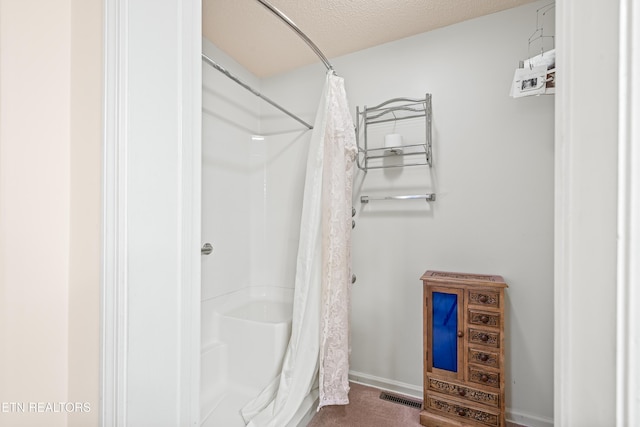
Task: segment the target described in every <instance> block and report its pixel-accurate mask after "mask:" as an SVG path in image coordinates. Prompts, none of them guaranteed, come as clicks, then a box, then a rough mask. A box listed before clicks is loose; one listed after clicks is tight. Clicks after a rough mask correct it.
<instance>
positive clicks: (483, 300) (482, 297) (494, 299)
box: [468, 289, 501, 308]
mask: <svg viewBox="0 0 640 427" xmlns="http://www.w3.org/2000/svg"><path fill="white" fill-rule="evenodd" d="M468 301H469V304H470V305H480V306H484V307H493V308H500V305H501V304H500V294H499V293H497V292H492V291H490V290H486V291H485V290H475V289H472V290H469V292H468Z"/></svg>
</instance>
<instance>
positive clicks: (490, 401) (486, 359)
mask: <svg viewBox="0 0 640 427" xmlns="http://www.w3.org/2000/svg"><path fill="white" fill-rule="evenodd" d="M420 279H421V280H422V282H423V288H424V301H423V302H424V307H423V313H424V314H423V328H424V359H423V361H424V404H423V410H422V412H420V424H422V425H424V426H430V427H436V426H437V427H454V426H456V427H460V426H491V427H504V426H505V417H504V407H505V404H504V304H505V301H504V290H505V288H506V287H507V285H506V283H505V282H504V280H503V279H502V277H500V276H491V275H480V274H464V273H449V272H444V271H427V272H426V273H424V275H423V276H422V277H421V278H420Z"/></svg>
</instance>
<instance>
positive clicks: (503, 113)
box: [262, 2, 554, 425]
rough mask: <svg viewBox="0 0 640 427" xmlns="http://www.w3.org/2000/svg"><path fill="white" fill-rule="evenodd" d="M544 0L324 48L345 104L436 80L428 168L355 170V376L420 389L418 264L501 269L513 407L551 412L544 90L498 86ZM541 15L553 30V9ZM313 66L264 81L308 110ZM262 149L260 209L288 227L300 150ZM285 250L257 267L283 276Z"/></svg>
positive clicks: (548, 130) (276, 237)
mask: <svg viewBox="0 0 640 427" xmlns="http://www.w3.org/2000/svg"><path fill="white" fill-rule="evenodd" d="M543 4H546V3H545V2H537V3H533V4H531V5H528V6H524V7H520V8H516V9H512V10H508V11H505V12H501V13H497V14H494V15H490V16H486V17H482V18H479V19H476V20H473V21H469V22H465V23H461V24H457V25H453V26H450V27H446V28H443V29H439V30H436V31H433V32H430V33H426V34H422V35H418V36H415V37H411V38H408V39H404V40H400V41H398V42H394V43H389V44H385V45H382V46H378V47H375V48H371V49H367V50H364V51H361V52H357V53H354V54H351V55H346V56H343V57H340V58H335V59H333V60H332V62H333V64H334V66H335V68H336V70H337V71H338V73H339V74H340V75H341V76H343V77H344V78H345V81H346V88H347V93H348V96H349V101H350V103H351V105H352V108H353V111H354V112H355V106H356V105H360V106H362V105H375V104H377V103H380V102H382V101H384V100H386V99H388V98H393V97H398V96H409V97H420V96H423V95H424V93H425V92H429V93H432V94H433V111H434V120H433V124H434V132H433V135H434V165H433V167H432V168H431V170H427V169H426V168H405V169H403V170H400V171H397V170H395V171H392V170H386V171H382V170H372V171H370V172H369V173H368V174H367V175H366V176H364V174H362V173H360V174H359V175H358V176H357V178H356V183H355V186H354V206H355V207H356V209H357V211H358V214H357V216H356V218H355V219H356V223H357V225H356V228H355V229H354V233H353V268H354V272H355V273H356V275H357V276H358V281H357V283H356V284H355V286H354V288H353V300H352V301H353V313H352V338H353V352H352V357H351V364H352V365H351V368H352V371H355V373H357V375H358V376H359V377H361V378H364V380H365V381H370V382H372V381H378V380H379V381H382V382H383V383H384V382H386V383H387V384H392V385H393V384H396V385H399V386H401V387H403V388H405V389H409V390H413V391H414V392H417V393H419V390H421V387H422V375H421V372H422V361H421V354H422V326H421V319H422V312H421V307H422V296H421V295H422V287H421V283H420V281H419V277H420V275H421V274H422V273H423V272H424V271H425V270H427V269H442V270H452V271H464V272H474V273H492V274H500V275H503V276H504V278H505V280H506V281H507V283H508V284H509V289H508V290H507V319H508V321H507V327H506V334H507V335H506V341H507V348H506V357H507V378H506V381H507V402H506V403H507V407H508V408H510V411H511V415H510V418H512V419H514V420H517V421H520V422H523V423H526V422H528V423H530V424H533V423H540V424H542V425H545V424H550V422H551V419H552V416H553V192H554V186H553V178H554V163H553V161H554V142H553V141H554V138H553V129H554V98H553V97H536V98H527V99H520V100H514V99H511V98H509V97H508V92H509V87H510V83H511V79H512V77H513V72H514V69H515V67H516V66H517V63H518V61H519V60H521V59H523V58H525V57H526V56H527V39H528V37H529V36H530V34H531V33H532V32H533V30H535V25H536V9H537V8H539V7H540V6H541V5H543ZM549 21H550V22H549V23H548V25H550V31H552V30H553V18H551V19H550V20H549ZM547 28H549V27H547ZM322 74H323V71H322V70H321V67H320V66H319V65H315V66H312V67H305V68H302V69H300V70H297V71H294V72H291V73H287V74H285V75H280V76H276V77H273V78H271V79H267V80H265V81H263V84H262V89H263V91H264V92H268V93H270V94H273V97H274V99H277V100H278V102H280V103H282V104H283V105H285V106H287V107H288V108H290V109H291V110H292V111H295V112H296V113H301V115H302V116H303V117H305V116H310V117H313V114H312V112H313V111H315V106H317V100H318V96H319V94H320V91H321V86H322V84H323V78H322ZM276 94H277V96H276ZM291 123H294V122H291ZM293 126H295V125H292V127H293ZM402 126H404V125H403V124H401V123H399V124H398V125H397V129H396V130H397V131H400V132H402V129H403V128H402ZM406 126H407V127H406V130H405V131H406V132H407V133H414V132H416V130H415V129H413V128H412V127H411V126H413V125H406ZM290 139H292V138H290ZM301 142H303V143H304V141H301ZM380 143H381V141H380V140H379V141H378V144H380ZM269 150H270V152H273V156H274V157H273V159H272V160H270V161H269V162H268V166H267V176H268V177H269V178H270V179H271V181H269V182H268V183H267V191H268V193H269V195H268V201H267V206H271V207H272V208H271V209H273V214H272V216H269V213H270V212H269V209H268V212H267V215H268V218H279V217H280V215H284V216H285V217H287V218H288V222H289V224H290V226H289V230H288V232H285V233H284V235H285V236H287V237H288V238H291V237H296V236H297V227H298V225H299V215H300V213H299V211H297V212H296V214H293V213H292V212H291V208H290V206H299V203H300V198H301V193H298V196H297V199H296V200H290V199H286V200H287V202H286V205H285V204H283V203H280V204H279V197H280V194H279V193H278V191H274V189H278V188H287V191H289V189H290V188H294V189H296V188H298V186H297V184H295V185H294V184H292V183H299V182H301V181H303V179H304V176H303V172H302V169H300V167H299V165H300V164H301V163H302V162H303V161H304V160H303V158H302V157H301V155H302V154H303V150H301V149H298V150H293V149H290V150H289V151H286V150H285V151H282V149H281V147H280V145H277V144H274V145H273V146H272V145H271V144H270V145H269ZM276 153H277V156H276ZM283 165H289V167H291V168H292V169H291V170H285V169H284V168H283ZM298 189H299V188H298ZM430 191H433V192H435V193H437V194H438V200H437V201H436V202H435V203H432V204H429V205H427V204H425V202H419V201H412V202H410V201H407V202H378V203H375V202H372V203H371V204H370V205H367V206H362V205H361V204H360V203H359V197H360V195H383V194H384V195H386V194H413V193H422V192H430ZM283 205H284V206H283ZM276 209H281V210H280V211H279V212H278V211H277V210H276ZM298 209H299V208H298ZM267 232H268V233H269V234H268V238H267V241H269V242H273V243H271V244H272V245H274V247H275V248H277V249H278V250H280V251H285V250H286V248H283V246H286V245H287V244H288V242H285V241H283V240H282V238H281V236H282V235H283V233H282V231H281V230H280V228H279V227H268V231H267ZM291 240H295V239H291ZM287 263H288V269H284V270H281V271H271V272H270V274H271V275H267V280H270V281H272V282H278V281H282V280H284V279H285V278H287V277H291V275H292V273H291V268H293V265H294V264H293V263H292V262H291V261H287ZM361 374H363V375H361ZM398 383H399V384H398Z"/></svg>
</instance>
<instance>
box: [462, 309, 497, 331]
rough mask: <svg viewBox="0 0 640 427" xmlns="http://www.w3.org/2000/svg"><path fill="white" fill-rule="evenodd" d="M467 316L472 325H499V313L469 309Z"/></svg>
mask: <svg viewBox="0 0 640 427" xmlns="http://www.w3.org/2000/svg"><path fill="white" fill-rule="evenodd" d="M468 316H469V323H471V324H472V325H480V326H491V327H494V328H497V327H499V326H500V313H490V312H486V311H478V310H473V309H469V314H468Z"/></svg>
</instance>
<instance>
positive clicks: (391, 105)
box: [356, 93, 432, 172]
mask: <svg viewBox="0 0 640 427" xmlns="http://www.w3.org/2000/svg"><path fill="white" fill-rule="evenodd" d="M419 118H424V121H425V139H424V143H420V144H410V145H402V146H398V147H381V148H370V147H369V145H370V143H369V140H368V128H369V126H372V125H376V124H379V123H388V122H399V121H403V120H409V119H419ZM356 121H357V124H356V138H357V141H358V158H357V164H358V167H359V168H360V169H362V170H363V171H365V172H367V171H368V170H370V169H385V168H394V167H396V168H397V167H406V166H429V167H431V164H432V148H431V94H429V93H427V94H426V95H425V97H424V99H415V98H393V99H390V100H388V101H385V102H383V103H382V104H378V105H376V106H374V107H367V106H366V105H365V106H364V107H363V108H362V111H360V107H356ZM360 123H362V124H360ZM361 132H362V138H361ZM361 139H362V142H363V145H360V140H361ZM394 156H404V157H410V158H412V161H410V163H406V164H405V163H402V164H371V161H372V160H374V161H375V160H376V159H383V158H385V157H394ZM423 159H424V160H423Z"/></svg>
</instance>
